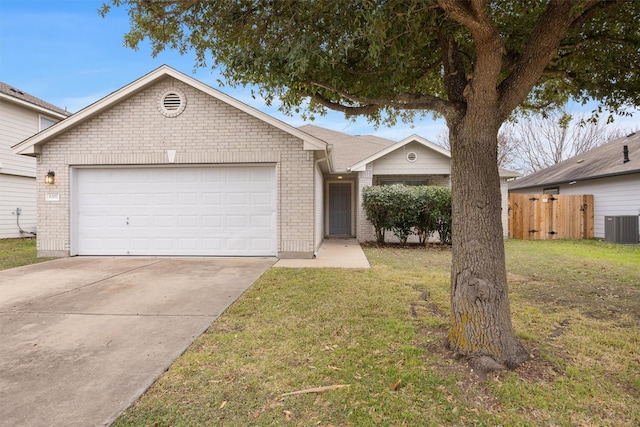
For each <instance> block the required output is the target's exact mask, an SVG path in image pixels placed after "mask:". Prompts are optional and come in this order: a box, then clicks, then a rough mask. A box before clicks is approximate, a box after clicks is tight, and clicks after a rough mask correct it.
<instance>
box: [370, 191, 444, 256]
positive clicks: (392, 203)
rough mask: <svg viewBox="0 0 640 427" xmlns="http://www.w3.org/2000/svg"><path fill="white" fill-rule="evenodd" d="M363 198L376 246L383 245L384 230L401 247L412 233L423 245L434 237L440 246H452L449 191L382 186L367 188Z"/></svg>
mask: <svg viewBox="0 0 640 427" xmlns="http://www.w3.org/2000/svg"><path fill="white" fill-rule="evenodd" d="M362 196H363V197H362V205H363V207H364V209H365V212H366V215H367V220H369V221H370V222H371V224H373V227H374V229H375V232H376V241H377V242H378V243H384V240H385V231H386V230H392V231H393V234H395V235H396V237H398V239H399V240H400V242H401V243H403V244H404V243H406V242H407V239H408V238H409V236H410V235H411V234H414V233H415V234H417V235H418V237H419V240H420V242H421V243H423V244H424V243H426V241H427V239H428V238H429V237H430V236H435V235H436V233H437V235H438V237H439V238H440V241H441V242H443V243H450V242H451V189H450V188H447V187H428V186H422V187H407V186H404V185H392V186H384V185H383V186H374V187H366V188H365V189H364V191H363V194H362Z"/></svg>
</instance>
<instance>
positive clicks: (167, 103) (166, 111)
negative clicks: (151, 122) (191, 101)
mask: <svg viewBox="0 0 640 427" xmlns="http://www.w3.org/2000/svg"><path fill="white" fill-rule="evenodd" d="M186 104H187V99H186V98H185V96H184V93H183V92H182V91H181V90H179V89H170V90H165V91H164V92H162V94H161V96H160V113H162V115H163V116H165V117H176V116H179V115H180V114H181V113H182V112H183V111H184V108H185V107H186Z"/></svg>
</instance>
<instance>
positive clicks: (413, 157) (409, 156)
mask: <svg viewBox="0 0 640 427" xmlns="http://www.w3.org/2000/svg"><path fill="white" fill-rule="evenodd" d="M416 160H418V155H417V154H416V153H414V152H413V151H411V152H409V153H407V161H408V162H411V163H413V162H415V161H416Z"/></svg>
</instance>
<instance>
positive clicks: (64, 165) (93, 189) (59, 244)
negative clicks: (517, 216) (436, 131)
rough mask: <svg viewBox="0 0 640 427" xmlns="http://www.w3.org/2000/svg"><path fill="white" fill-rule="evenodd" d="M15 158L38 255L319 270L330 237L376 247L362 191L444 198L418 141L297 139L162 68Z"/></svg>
mask: <svg viewBox="0 0 640 427" xmlns="http://www.w3.org/2000/svg"><path fill="white" fill-rule="evenodd" d="M14 151H15V152H16V153H18V154H23V155H28V156H34V157H36V159H37V181H38V183H37V198H38V225H37V226H38V255H39V256H74V255H158V256H179V255H185V256H277V257H280V258H311V257H313V256H314V254H315V252H316V251H317V249H318V248H319V246H320V244H321V243H322V241H323V239H324V238H326V237H356V238H357V239H358V240H359V241H366V240H372V239H373V236H374V234H373V228H372V226H371V225H370V224H369V223H368V222H367V220H366V217H365V213H364V211H363V209H362V207H361V203H360V195H361V191H362V189H363V188H364V187H365V186H368V185H381V184H392V183H405V184H408V185H423V184H426V185H445V186H448V185H450V178H449V177H450V154H449V152H448V151H447V150H445V149H443V148H441V147H439V146H437V145H435V144H433V143H431V142H429V141H427V140H425V139H424V138H421V137H419V136H411V137H408V138H406V139H404V140H402V141H400V142H394V141H390V140H387V139H383V138H378V137H374V136H351V135H345V134H343V133H340V132H334V131H331V130H328V129H323V128H320V127H317V126H312V125H306V126H302V127H300V128H295V127H292V126H290V125H288V124H286V123H284V122H282V121H280V120H278V119H275V118H274V117H271V116H269V115H267V114H265V113H263V112H260V111H258V110H256V109H254V108H252V107H250V106H248V105H246V104H243V103H241V102H239V101H238V100H236V99H234V98H232V97H230V96H228V95H225V94H224V93H222V92H220V91H218V90H215V89H213V88H211V87H209V86H207V85H205V84H203V83H201V82H199V81H197V80H195V79H193V78H191V77H189V76H186V75H185V74H182V73H180V72H178V71H176V70H174V69H172V68H170V67H168V66H162V67H160V68H158V69H156V70H154V71H152V72H151V73H149V74H147V75H145V76H143V77H141V78H140V79H138V80H136V81H134V82H133V83H131V84H129V85H127V86H125V87H123V88H121V89H119V90H117V91H116V92H113V93H112V94H110V95H108V96H106V97H105V98H103V99H101V100H100V101H97V102H96V103H94V104H92V105H90V106H88V107H86V108H85V109H83V110H81V111H79V112H78V113H76V114H74V115H72V116H71V117H69V118H67V119H65V120H64V121H62V122H60V123H58V124H56V125H54V126H52V127H51V128H49V129H46V130H45V131H43V132H41V133H39V134H37V135H35V136H32V137H31V138H28V139H26V140H24V141H22V142H21V143H19V144H17V145H16V146H15V147H14ZM515 176H518V174H516V173H513V172H509V171H501V178H502V190H503V192H502V193H503V194H502V196H503V197H502V199H503V228H504V230H505V231H506V230H507V223H506V221H507V209H506V206H507V186H506V180H507V179H508V178H511V177H515ZM47 179H48V180H49V181H51V180H52V181H53V182H52V183H47V182H45V181H46V180H47Z"/></svg>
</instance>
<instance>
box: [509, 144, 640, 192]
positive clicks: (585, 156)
mask: <svg viewBox="0 0 640 427" xmlns="http://www.w3.org/2000/svg"><path fill="white" fill-rule="evenodd" d="M625 145H626V146H627V148H628V157H629V161H628V162H626V163H625V162H624V154H623V150H624V146H625ZM632 173H640V133H633V134H631V135H628V136H626V137H623V138H619V139H616V140H613V141H611V142H608V143H606V144H604V145H601V146H599V147H596V148H594V149H592V150H589V151H587V152H584V153H582V154H579V155H577V156H575V157H572V158H570V159H567V160H565V161H564V162H561V163H558V164H556V165H553V166H550V167H548V168H546V169H541V170H539V171H537V172H534V173H532V174H530V175H527V176H525V177H523V178H520V179H517V180H515V181H514V182H512V183H511V184H510V185H509V189H510V190H517V189H524V188H531V187H539V186H545V185H556V184H563V183H567V182H571V181H584V180H588V179H594V178H603V177H607V176H616V175H626V174H632Z"/></svg>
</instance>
